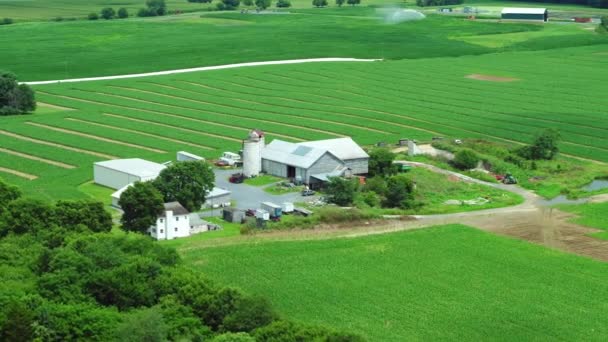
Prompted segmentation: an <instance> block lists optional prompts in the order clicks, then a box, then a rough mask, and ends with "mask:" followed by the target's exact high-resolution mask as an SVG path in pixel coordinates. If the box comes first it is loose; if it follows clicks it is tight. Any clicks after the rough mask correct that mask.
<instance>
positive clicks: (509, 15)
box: [500, 7, 549, 22]
mask: <svg viewBox="0 0 608 342" xmlns="http://www.w3.org/2000/svg"><path fill="white" fill-rule="evenodd" d="M500 18H501V19H502V20H518V21H519V20H521V21H539V22H546V21H548V20H549V12H548V11H547V9H546V8H509V7H507V8H504V9H503V10H502V12H501V14H500Z"/></svg>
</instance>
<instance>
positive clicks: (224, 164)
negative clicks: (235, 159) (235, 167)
mask: <svg viewBox="0 0 608 342" xmlns="http://www.w3.org/2000/svg"><path fill="white" fill-rule="evenodd" d="M215 166H222V167H223V166H229V165H228V162H227V161H225V160H221V159H220V160H218V161H216V162H215Z"/></svg>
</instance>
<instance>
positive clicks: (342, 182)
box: [325, 177, 359, 206]
mask: <svg viewBox="0 0 608 342" xmlns="http://www.w3.org/2000/svg"><path fill="white" fill-rule="evenodd" d="M358 187H359V183H358V182H357V180H356V179H346V178H341V177H331V178H330V179H329V182H328V183H327V189H326V190H325V191H326V193H327V198H328V202H330V203H335V204H337V205H340V206H347V205H351V204H352V203H353V199H354V198H355V193H356V192H357V188H358Z"/></svg>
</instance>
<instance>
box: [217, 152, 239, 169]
mask: <svg viewBox="0 0 608 342" xmlns="http://www.w3.org/2000/svg"><path fill="white" fill-rule="evenodd" d="M220 160H222V161H225V162H226V163H228V165H230V166H233V165H234V164H237V163H240V162H241V156H240V155H239V154H236V153H233V152H224V153H222V157H221V158H220Z"/></svg>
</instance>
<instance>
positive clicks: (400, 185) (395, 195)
mask: <svg viewBox="0 0 608 342" xmlns="http://www.w3.org/2000/svg"><path fill="white" fill-rule="evenodd" d="M385 198H386V199H385V201H384V205H385V206H386V207H390V208H402V209H408V208H410V207H411V206H412V202H413V200H414V183H413V182H412V180H410V179H409V178H408V177H407V176H406V175H404V174H400V175H395V176H392V177H390V178H389V179H388V181H387V190H386V194H385Z"/></svg>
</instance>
